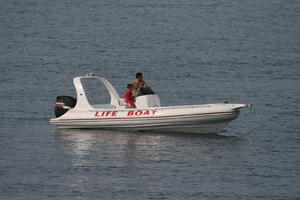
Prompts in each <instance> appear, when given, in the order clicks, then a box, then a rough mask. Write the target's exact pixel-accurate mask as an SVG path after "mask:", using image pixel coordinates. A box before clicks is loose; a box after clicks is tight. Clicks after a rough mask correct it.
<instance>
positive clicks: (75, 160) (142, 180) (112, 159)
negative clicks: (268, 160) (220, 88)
mask: <svg viewBox="0 0 300 200" xmlns="http://www.w3.org/2000/svg"><path fill="white" fill-rule="evenodd" d="M55 140H56V143H55V145H57V151H58V152H59V154H60V158H62V159H64V161H63V162H61V163H58V164H59V167H60V169H61V170H63V173H65V174H66V177H65V178H64V184H65V185H66V187H68V188H70V190H71V191H80V193H81V194H88V193H90V192H91V190H92V192H93V191H94V189H95V192H96V193H97V194H98V193H99V191H98V189H99V187H100V188H102V187H103V188H115V189H116V188H117V189H116V190H119V189H118V188H127V186H128V185H129V186H134V187H136V186H137V185H139V186H140V185H141V186H142V187H145V188H147V187H148V185H147V183H151V184H156V183H159V182H160V181H161V180H162V179H161V177H162V176H165V175H166V174H167V175H170V176H173V175H171V174H172V173H176V172H178V171H180V170H182V168H184V170H189V169H190V168H191V167H192V166H194V167H195V168H194V169H195V170H198V166H215V163H214V162H215V160H218V159H224V158H225V160H229V161H228V162H230V158H232V157H235V158H236V157H240V155H239V152H240V148H241V146H243V145H242V144H241V143H242V142H241V140H240V139H239V138H238V137H232V136H230V137H228V136H222V135H214V134H185V135H183V134H174V133H153V132H118V131H108V130H90V129H84V130H75V129H74V130H73V129H71V130H70V129H68V130H61V129H58V130H57V131H56V134H55ZM209 169H210V167H209ZM170 173H171V174H170ZM161 184H162V185H164V184H163V183H161ZM97 188H98V189H97ZM100 194H101V192H100V193H99V195H100Z"/></svg>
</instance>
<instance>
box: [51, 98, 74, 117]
mask: <svg viewBox="0 0 300 200" xmlns="http://www.w3.org/2000/svg"><path fill="white" fill-rule="evenodd" d="M76 103H77V99H76V98H74V97H70V96H58V97H56V104H55V116H56V117H60V116H62V115H63V114H65V113H66V112H68V110H70V109H71V108H74V107H75V105H76Z"/></svg>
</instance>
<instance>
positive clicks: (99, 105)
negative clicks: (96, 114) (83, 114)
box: [92, 104, 116, 109]
mask: <svg viewBox="0 0 300 200" xmlns="http://www.w3.org/2000/svg"><path fill="white" fill-rule="evenodd" d="M92 107H93V108H96V109H101V108H103V109H116V106H114V105H111V104H95V105H92Z"/></svg>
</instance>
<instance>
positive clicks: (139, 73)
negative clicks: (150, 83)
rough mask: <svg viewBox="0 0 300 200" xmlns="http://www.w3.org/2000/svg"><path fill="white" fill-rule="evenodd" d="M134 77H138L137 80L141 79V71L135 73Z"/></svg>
mask: <svg viewBox="0 0 300 200" xmlns="http://www.w3.org/2000/svg"><path fill="white" fill-rule="evenodd" d="M135 78H136V79H138V80H142V79H143V73H141V72H138V73H136V75H135Z"/></svg>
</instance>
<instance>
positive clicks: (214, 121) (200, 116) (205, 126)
mask: <svg viewBox="0 0 300 200" xmlns="http://www.w3.org/2000/svg"><path fill="white" fill-rule="evenodd" d="M179 111H180V108H179V109H176V108H175V109H174V108H173V109H155V110H154V109H151V110H142V111H139V110H138V111H135V112H136V113H137V114H139V113H142V114H141V115H139V116H135V115H132V116H128V112H127V115H126V114H125V113H122V111H121V112H120V113H117V114H112V115H114V116H105V115H106V114H105V113H104V114H102V113H103V111H96V112H95V114H94V116H97V115H98V117H91V118H88V117H77V118H76V117H74V116H73V117H70V116H71V114H72V112H71V113H69V117H68V115H67V116H65V117H63V118H61V119H59V118H58V119H53V120H51V123H53V124H56V125H57V126H58V128H68V129H70V128H73V129H74V128H75V129H82V128H85V129H86V128H89V129H114V130H152V131H168V132H186V133H217V132H218V131H220V130H221V129H223V128H224V127H225V126H226V125H228V123H229V122H230V121H232V120H234V119H235V118H237V117H238V115H239V109H227V110H224V109H223V110H222V109H221V110H219V111H210V112H209V111H208V110H207V108H205V107H202V108H199V107H194V108H192V107H189V108H186V109H182V108H181V112H179ZM104 112H110V113H114V112H113V111H104ZM125 112H126V111H125ZM129 112H130V111H129ZM143 113H149V115H144V114H143ZM151 113H154V114H152V115H151ZM102 115H104V116H102ZM81 116H84V114H82V115H81Z"/></svg>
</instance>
